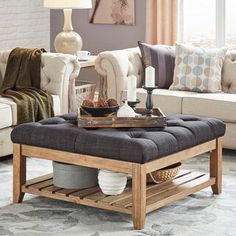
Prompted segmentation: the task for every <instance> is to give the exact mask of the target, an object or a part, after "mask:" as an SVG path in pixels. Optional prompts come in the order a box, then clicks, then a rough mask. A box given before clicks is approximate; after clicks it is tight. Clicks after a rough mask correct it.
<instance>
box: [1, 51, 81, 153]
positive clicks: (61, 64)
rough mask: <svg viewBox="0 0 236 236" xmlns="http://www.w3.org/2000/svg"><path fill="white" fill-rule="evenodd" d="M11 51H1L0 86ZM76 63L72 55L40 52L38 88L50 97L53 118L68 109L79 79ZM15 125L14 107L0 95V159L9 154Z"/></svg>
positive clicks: (77, 63) (13, 104) (15, 109)
mask: <svg viewBox="0 0 236 236" xmlns="http://www.w3.org/2000/svg"><path fill="white" fill-rule="evenodd" d="M9 53H10V51H0V86H1V84H2V81H3V78H4V74H5V70H6V65H7V59H8V56H9ZM79 70H80V66H79V62H78V61H77V60H76V57H75V56H72V55H67V54H58V53H43V54H42V59H41V88H42V89H43V90H46V91H48V92H49V93H50V94H51V95H52V97H53V103H54V112H55V115H60V114H64V113H67V112H68V111H69V109H70V107H69V106H70V105H69V104H70V101H69V97H70V96H69V94H70V93H71V89H72V88H71V84H72V81H73V80H74V79H75V78H76V77H77V76H78V74H79ZM16 124H17V107H16V104H15V103H14V102H13V101H12V100H11V99H8V98H3V97H1V96H0V157H1V156H5V155H9V154H11V153H12V143H11V141H10V133H11V131H12V128H13V127H14V126H15V125H16Z"/></svg>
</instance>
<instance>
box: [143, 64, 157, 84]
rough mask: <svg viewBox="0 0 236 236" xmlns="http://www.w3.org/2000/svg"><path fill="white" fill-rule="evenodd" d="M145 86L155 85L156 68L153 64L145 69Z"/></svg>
mask: <svg viewBox="0 0 236 236" xmlns="http://www.w3.org/2000/svg"><path fill="white" fill-rule="evenodd" d="M145 87H152V88H153V87H155V68H153V67H152V66H148V67H146V69H145Z"/></svg>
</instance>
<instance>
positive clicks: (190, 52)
mask: <svg viewBox="0 0 236 236" xmlns="http://www.w3.org/2000/svg"><path fill="white" fill-rule="evenodd" d="M226 52H227V49H226V48H222V49H204V48H198V47H193V46H187V45H183V44H176V58H175V65H176V66H175V70H174V81H173V84H172V85H171V87H170V89H172V90H185V91H194V92H203V93H214V92H220V91H221V70H222V66H223V62H224V58H225V54H226Z"/></svg>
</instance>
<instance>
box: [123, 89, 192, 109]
mask: <svg viewBox="0 0 236 236" xmlns="http://www.w3.org/2000/svg"><path fill="white" fill-rule="evenodd" d="M191 94H195V93H194V92H187V91H171V90H168V89H156V90H154V91H153V105H154V107H159V108H161V110H162V111H163V112H173V113H182V98H183V97H185V96H189V95H191ZM146 97H147V91H146V90H144V89H141V88H139V89H137V98H139V99H140V101H141V102H140V104H139V105H138V107H146V105H145V103H146ZM122 98H123V99H126V98H127V92H126V91H123V92H122Z"/></svg>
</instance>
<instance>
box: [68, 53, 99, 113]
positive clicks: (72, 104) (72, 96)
mask: <svg viewBox="0 0 236 236" xmlns="http://www.w3.org/2000/svg"><path fill="white" fill-rule="evenodd" d="M96 58H97V56H95V55H93V56H90V57H89V59H88V60H86V61H82V60H81V61H80V60H79V64H80V69H79V72H78V75H77V76H76V77H75V78H72V79H71V81H70V82H69V83H70V85H69V99H68V100H69V112H73V111H75V110H77V104H76V91H75V81H76V80H78V78H79V74H80V70H81V69H82V68H90V67H94V66H95V60H96Z"/></svg>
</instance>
